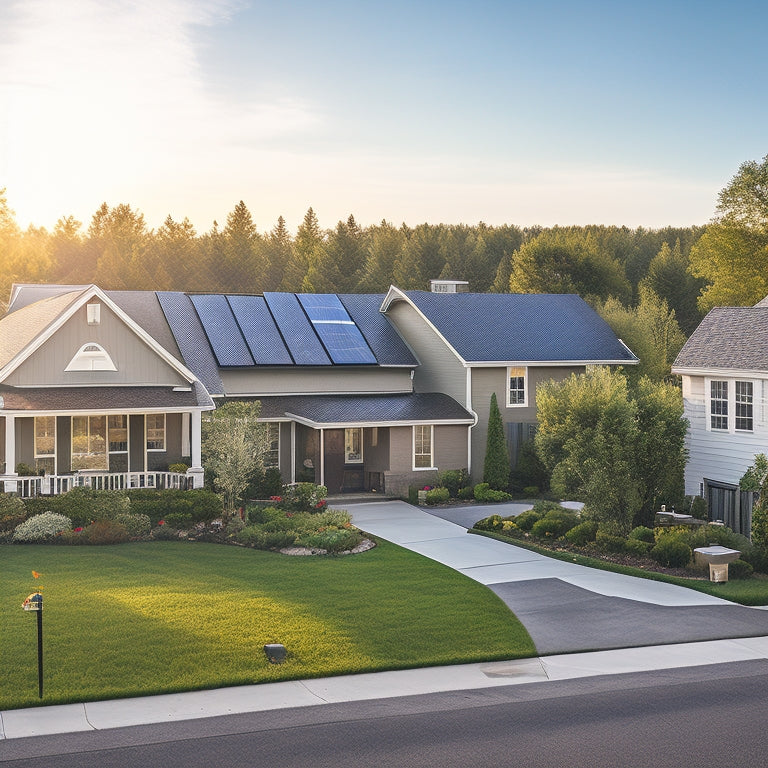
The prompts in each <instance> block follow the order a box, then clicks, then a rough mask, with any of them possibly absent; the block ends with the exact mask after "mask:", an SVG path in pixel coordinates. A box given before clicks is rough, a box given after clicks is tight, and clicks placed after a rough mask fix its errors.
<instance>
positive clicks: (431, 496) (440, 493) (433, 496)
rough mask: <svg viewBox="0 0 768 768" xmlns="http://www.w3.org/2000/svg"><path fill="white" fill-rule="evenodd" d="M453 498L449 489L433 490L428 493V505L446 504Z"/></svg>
mask: <svg viewBox="0 0 768 768" xmlns="http://www.w3.org/2000/svg"><path fill="white" fill-rule="evenodd" d="M450 498H451V492H450V491H449V490H448V489H447V488H432V489H431V490H429V491H427V504H445V502H446V501H448V499H450Z"/></svg>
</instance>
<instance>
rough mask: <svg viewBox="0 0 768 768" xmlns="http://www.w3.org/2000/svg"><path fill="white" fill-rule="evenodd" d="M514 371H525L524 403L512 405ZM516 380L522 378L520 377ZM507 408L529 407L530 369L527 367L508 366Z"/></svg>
mask: <svg viewBox="0 0 768 768" xmlns="http://www.w3.org/2000/svg"><path fill="white" fill-rule="evenodd" d="M512 369H516V370H522V371H523V402H522V403H511V402H510V400H511V395H512V382H511V378H512ZM516 378H520V377H519V376H518V377H516ZM505 400H506V406H507V408H527V407H528V367H527V366H525V365H509V366H507V393H506V396H505Z"/></svg>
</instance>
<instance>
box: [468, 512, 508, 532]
mask: <svg viewBox="0 0 768 768" xmlns="http://www.w3.org/2000/svg"><path fill="white" fill-rule="evenodd" d="M503 524H504V518H503V517H502V516H501V515H489V516H488V517H484V518H483V519H482V520H478V521H477V522H476V523H475V524H474V525H473V526H472V527H473V528H477V530H478V531H500V530H501V529H502V526H503Z"/></svg>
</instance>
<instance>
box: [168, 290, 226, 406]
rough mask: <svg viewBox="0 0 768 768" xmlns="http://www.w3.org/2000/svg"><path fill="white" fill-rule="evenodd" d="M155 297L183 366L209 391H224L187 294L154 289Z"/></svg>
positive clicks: (198, 320) (209, 348) (203, 333)
mask: <svg viewBox="0 0 768 768" xmlns="http://www.w3.org/2000/svg"><path fill="white" fill-rule="evenodd" d="M157 299H158V301H159V302H160V306H161V307H162V309H163V314H164V315H165V319H166V320H167V321H168V325H169V327H170V329H171V333H173V337H174V339H176V344H177V346H178V347H179V352H181V356H182V357H183V358H184V362H185V363H186V365H187V367H188V368H189V369H190V370H191V371H192V372H193V373H194V374H195V375H196V376H197V377H198V379H200V381H201V382H202V383H203V385H204V386H205V388H206V389H207V390H208V391H209V392H210V393H211V394H212V395H218V394H224V385H223V384H222V381H221V378H220V377H219V373H218V366H217V365H216V360H215V359H214V357H213V353H212V352H211V347H210V344H209V343H208V339H207V338H206V336H205V331H203V326H202V325H201V324H200V318H198V316H197V314H196V312H195V309H194V307H193V306H192V302H191V301H190V300H189V296H187V295H186V294H185V293H176V292H171V291H158V292H157Z"/></svg>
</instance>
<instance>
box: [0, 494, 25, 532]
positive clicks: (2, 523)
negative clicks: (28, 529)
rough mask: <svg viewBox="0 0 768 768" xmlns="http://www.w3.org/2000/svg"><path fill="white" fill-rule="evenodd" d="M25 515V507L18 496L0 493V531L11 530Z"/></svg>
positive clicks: (22, 520)
mask: <svg viewBox="0 0 768 768" xmlns="http://www.w3.org/2000/svg"><path fill="white" fill-rule="evenodd" d="M26 516H27V508H26V507H25V506H24V502H23V501H22V500H21V499H20V498H19V497H18V496H12V495H11V494H9V493H0V531H10V530H13V529H14V528H15V527H16V526H17V525H19V523H22V522H24V519H25V518H26Z"/></svg>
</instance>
